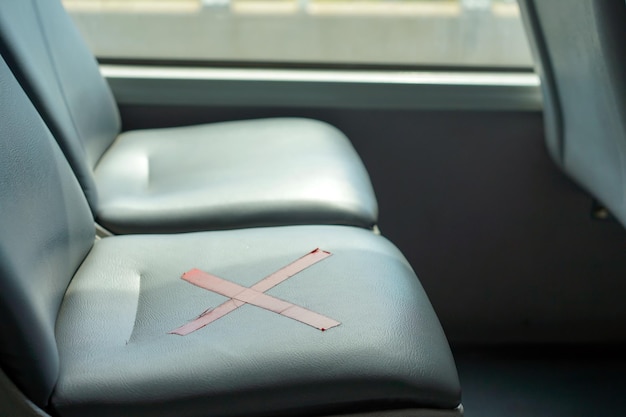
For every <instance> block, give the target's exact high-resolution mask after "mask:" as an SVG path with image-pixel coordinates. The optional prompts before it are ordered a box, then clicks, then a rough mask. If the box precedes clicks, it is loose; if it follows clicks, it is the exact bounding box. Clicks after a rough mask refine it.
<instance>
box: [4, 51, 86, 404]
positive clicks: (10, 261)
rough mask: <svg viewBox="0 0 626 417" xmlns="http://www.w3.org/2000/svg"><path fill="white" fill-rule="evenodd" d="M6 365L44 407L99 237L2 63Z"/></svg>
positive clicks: (69, 175)
mask: <svg viewBox="0 0 626 417" xmlns="http://www.w3.org/2000/svg"><path fill="white" fill-rule="evenodd" d="M0 213H2V215H0V317H2V320H0V367H2V369H3V370H4V371H5V373H6V374H7V375H9V376H10V377H11V379H12V380H13V382H14V383H15V384H16V385H17V386H18V387H20V388H21V390H22V391H23V392H24V394H26V395H27V396H28V397H29V398H30V399H31V400H32V401H33V402H35V403H36V404H37V405H39V406H45V405H46V403H47V401H48V398H49V397H50V394H51V393H52V389H53V387H54V384H55V383H56V380H57V378H58V369H59V367H58V360H59V358H58V351H57V345H56V340H55V336H54V328H55V321H56V318H57V314H58V311H59V307H60V304H61V301H62V299H63V296H64V294H65V291H66V288H67V285H68V284H69V282H70V280H71V278H72V276H73V275H74V273H75V271H76V270H77V268H78V267H79V265H80V264H81V262H82V261H83V259H84V258H85V256H86V254H87V253H88V252H89V250H90V248H91V246H92V245H93V242H94V238H95V230H94V223H93V217H92V216H91V212H90V210H89V206H88V205H87V201H86V200H85V197H84V195H83V194H82V192H81V189H80V186H79V184H78V181H77V180H76V178H75V177H74V175H73V174H72V171H71V169H70V167H69V165H68V164H67V161H66V160H65V158H64V157H63V154H62V153H61V151H60V149H59V148H58V145H57V144H56V142H55V141H54V139H53V138H52V136H51V134H50V132H49V131H48V129H47V128H46V125H45V123H44V122H43V121H42V120H41V118H40V117H39V115H38V114H37V111H36V110H35V108H34V107H33V105H32V103H31V102H30V100H29V99H28V97H27V96H26V95H25V93H24V91H23V90H22V89H21V88H20V86H19V84H18V82H17V81H16V79H15V78H14V77H13V75H12V73H11V71H10V70H9V68H8V66H7V65H6V63H5V62H4V60H3V59H2V58H0Z"/></svg>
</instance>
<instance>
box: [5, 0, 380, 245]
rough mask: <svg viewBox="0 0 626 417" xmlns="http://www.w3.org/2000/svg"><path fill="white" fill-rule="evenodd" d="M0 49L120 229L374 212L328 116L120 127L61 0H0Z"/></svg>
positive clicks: (361, 216)
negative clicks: (325, 118) (169, 126)
mask: <svg viewBox="0 0 626 417" xmlns="http://www.w3.org/2000/svg"><path fill="white" fill-rule="evenodd" d="M0 52H1V53H2V54H3V56H4V57H5V58H6V59H7V62H8V64H9V66H10V67H11V70H12V71H13V73H14V74H15V75H16V77H17V79H18V80H19V81H20V84H21V85H22V87H23V88H24V90H25V91H26V92H27V94H28V96H29V97H30V99H31V101H32V102H33V103H34V104H35V106H36V107H37V110H38V111H39V113H40V114H41V116H42V117H43V119H44V120H45V121H46V124H47V125H48V127H49V128H50V130H51V131H52V133H53V135H54V136H55V139H56V140H57V142H58V143H59V145H60V147H61V149H62V150H63V153H64V154H65V157H66V158H67V159H68V161H69V163H70V165H71V166H72V169H73V171H74V173H75V174H76V176H77V178H78V180H79V182H80V184H81V187H82V189H83V192H84V193H85V195H86V197H87V200H88V201H89V205H90V207H91V209H92V212H93V213H94V214H95V216H96V220H97V221H98V222H101V223H102V224H103V225H104V226H106V227H107V228H108V229H110V230H112V231H114V232H116V233H140V232H141V233H143V232H146V233H156V232H183V231H196V230H209V229H223V228H237V227H248V226H268V225H283V224H304V223H307V224H319V223H323V224H349V225H353V226H361V227H371V226H372V225H374V224H375V223H376V221H377V216H378V212H377V210H378V209H377V204H376V199H375V196H374V192H373V190H372V186H371V184H370V181H369V177H368V175H367V172H366V171H365V169H364V168H363V164H362V162H361V160H360V159H359V156H358V155H357V153H356V152H355V150H354V149H353V148H352V146H351V145H350V143H349V141H348V139H347V138H346V137H345V136H344V135H343V134H342V133H340V132H339V131H338V130H337V129H334V128H331V127H330V126H328V125H326V124H324V123H321V122H316V121H312V120H303V119H297V120H283V119H277V120H264V121H249V122H236V123H235V122H233V123H225V124H218V125H215V126H213V125H202V126H194V127H187V128H177V129H159V130H144V131H136V132H128V133H123V134H121V135H120V118H119V115H118V109H117V105H116V103H115V101H114V99H113V95H112V94H111V91H110V89H109V86H108V84H107V83H106V80H104V79H103V78H102V76H101V75H100V72H99V69H98V65H97V62H96V60H95V59H94V57H93V55H92V54H91V52H90V51H89V49H88V48H87V45H86V44H85V43H84V42H83V40H82V39H81V37H80V34H79V33H78V31H77V29H76V28H75V27H74V25H73V23H72V21H71V19H70V17H69V16H68V15H67V13H66V12H65V10H64V9H63V7H62V5H61V3H60V0H4V1H2V2H0Z"/></svg>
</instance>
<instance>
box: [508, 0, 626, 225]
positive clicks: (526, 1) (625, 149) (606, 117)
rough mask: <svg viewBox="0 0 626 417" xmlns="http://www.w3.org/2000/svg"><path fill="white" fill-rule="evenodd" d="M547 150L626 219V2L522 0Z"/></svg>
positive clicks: (625, 220) (521, 4)
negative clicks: (540, 91) (540, 96)
mask: <svg viewBox="0 0 626 417" xmlns="http://www.w3.org/2000/svg"><path fill="white" fill-rule="evenodd" d="M519 3H520V7H521V11H522V17H523V18H524V23H525V25H526V29H527V33H528V35H529V40H530V43H531V49H532V51H533V54H534V58H535V63H536V67H537V71H538V73H539V76H540V77H541V81H542V86H543V93H544V116H545V124H546V140H547V144H548V149H549V151H550V153H551V155H552V157H553V158H554V160H555V161H556V162H557V163H558V164H559V165H560V166H561V168H562V169H563V170H564V171H565V172H566V173H567V174H569V175H570V176H571V177H572V178H574V179H575V180H576V181H577V182H578V183H579V184H581V185H582V186H583V187H584V188H586V189H587V190H588V191H589V192H590V193H591V194H593V195H594V196H595V197H596V198H597V199H598V200H600V201H601V202H602V203H603V204H604V205H605V206H606V207H607V208H608V209H609V210H610V211H611V212H612V213H613V214H614V215H615V216H616V217H617V218H618V219H619V220H620V221H621V223H622V224H623V225H625V226H626V46H625V45H626V3H625V2H624V1H623V0H567V1H563V0H519Z"/></svg>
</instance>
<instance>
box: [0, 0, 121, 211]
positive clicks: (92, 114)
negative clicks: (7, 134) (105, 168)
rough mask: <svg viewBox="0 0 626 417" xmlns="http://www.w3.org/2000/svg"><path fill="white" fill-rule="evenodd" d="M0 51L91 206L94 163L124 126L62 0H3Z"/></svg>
mask: <svg viewBox="0 0 626 417" xmlns="http://www.w3.org/2000/svg"><path fill="white" fill-rule="evenodd" d="M0 53H1V54H2V55H3V57H4V59H5V61H6V62H7V63H8V64H9V67H10V68H11V69H12V71H13V73H14V74H15V76H16V77H17V79H18V81H19V82H20V84H21V85H22V88H23V89H24V90H25V91H26V93H27V94H28V96H29V97H30V99H31V100H32V102H33V103H34V104H35V106H36V108H37V110H38V111H39V113H40V114H41V116H42V117H43V119H44V121H45V122H46V124H47V125H48V127H49V129H50V130H51V131H52V133H53V134H54V137H55V139H56V140H57V141H58V143H59V145H60V147H61V149H62V150H63V152H64V153H65V155H66V157H67V159H68V161H69V162H70V165H71V166H72V169H73V170H74V172H75V174H76V176H77V177H78V179H79V181H80V183H81V186H82V187H83V190H84V192H85V195H86V196H87V199H88V200H89V203H90V204H91V205H92V207H94V208H95V207H96V206H97V193H96V188H95V183H94V180H93V172H92V170H93V168H94V167H95V164H96V163H97V162H98V160H99V159H100V157H101V156H102V154H103V153H104V151H105V150H106V149H107V148H108V147H109V146H110V145H111V143H112V142H113V140H114V139H115V137H117V135H118V134H119V131H120V118H119V114H118V110H117V106H116V103H115V101H114V99H113V96H112V94H111V91H110V89H109V86H108V84H107V83H106V80H104V78H103V77H102V76H101V74H100V71H99V68H98V65H97V62H96V60H95V59H94V57H93V55H92V53H91V52H90V51H89V49H88V48H87V46H86V45H85V43H84V42H83V39H82V38H81V36H80V34H79V33H78V30H77V29H76V27H75V26H74V24H73V22H72V21H71V19H70V17H69V16H68V15H67V13H66V12H65V9H64V8H63V6H62V5H61V3H60V1H59V0H2V1H1V2H0Z"/></svg>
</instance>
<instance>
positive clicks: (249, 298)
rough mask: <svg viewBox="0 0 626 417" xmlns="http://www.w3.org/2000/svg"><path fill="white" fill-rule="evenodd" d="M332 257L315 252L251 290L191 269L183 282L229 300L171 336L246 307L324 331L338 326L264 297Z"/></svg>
mask: <svg viewBox="0 0 626 417" xmlns="http://www.w3.org/2000/svg"><path fill="white" fill-rule="evenodd" d="M330 255H331V254H330V252H326V251H323V250H321V249H319V248H318V249H315V250H313V251H311V252H309V253H308V254H306V255H304V256H303V257H301V258H299V259H297V260H296V261H294V262H292V263H290V264H289V265H287V266H285V267H283V268H281V269H279V270H278V271H276V272H274V273H272V274H270V275H268V276H267V277H265V278H263V279H262V280H261V281H259V282H257V283H256V284H254V285H253V286H252V287H250V288H248V287H244V286H241V285H239V284H235V283H234V282H231V281H227V280H225V279H223V278H220V277H218V276H215V275H212V274H209V273H207V272H204V271H201V270H199V269H192V270H190V271H187V272H185V273H184V274H183V275H182V277H181V278H182V279H183V280H185V281H187V282H189V283H191V284H193V285H196V286H198V287H201V288H204V289H206V290H209V291H212V292H215V293H217V294H221V295H223V296H225V297H229V300H227V301H225V302H224V303H222V304H220V305H219V306H217V307H215V308H213V309H209V310H207V311H205V312H204V313H202V314H201V315H200V316H199V317H197V318H196V319H195V320H192V321H190V322H189V323H187V324H184V325H182V326H180V327H178V328H176V329H174V330H172V331H170V332H169V333H170V334H177V335H180V336H186V335H188V334H189V333H192V332H195V331H196V330H199V329H201V328H203V327H204V326H206V325H208V324H210V323H212V322H214V321H215V320H217V319H219V318H221V317H224V316H225V315H227V314H228V313H231V312H233V311H235V310H236V309H238V308H239V307H241V306H243V305H245V304H251V305H254V306H257V307H261V308H264V309H266V310H269V311H272V312H274V313H278V314H280V315H281V316H285V317H289V318H291V319H294V320H297V321H299V322H302V323H304V324H308V325H309V326H312V327H315V328H317V329H319V330H321V331H325V330H328V329H330V328H333V327H336V326H339V325H340V324H341V323H339V322H338V321H336V320H333V319H331V318H329V317H326V316H323V315H321V314H318V313H316V312H314V311H311V310H308V309H306V308H304V307H302V306H299V305H297V304H293V303H290V302H288V301H284V300H281V299H279V298H276V297H273V296H271V295H268V294H265V292H266V291H268V290H269V289H271V288H273V287H275V286H276V285H278V284H280V283H281V282H283V281H286V280H287V279H289V278H291V277H292V276H294V275H295V274H297V273H298V272H300V271H302V270H304V269H306V268H308V267H310V266H311V265H314V264H316V263H317V262H320V261H322V260H324V259H326V258H327V257H329V256H330Z"/></svg>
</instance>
